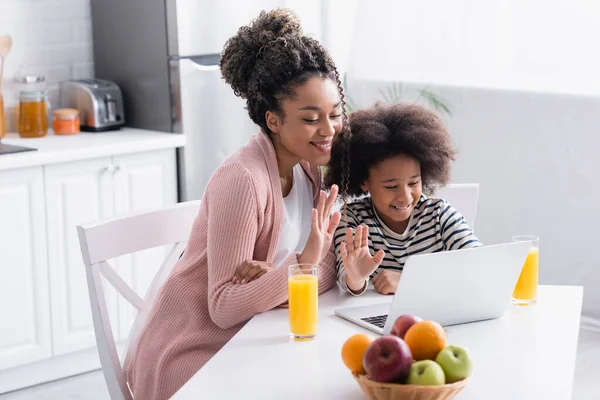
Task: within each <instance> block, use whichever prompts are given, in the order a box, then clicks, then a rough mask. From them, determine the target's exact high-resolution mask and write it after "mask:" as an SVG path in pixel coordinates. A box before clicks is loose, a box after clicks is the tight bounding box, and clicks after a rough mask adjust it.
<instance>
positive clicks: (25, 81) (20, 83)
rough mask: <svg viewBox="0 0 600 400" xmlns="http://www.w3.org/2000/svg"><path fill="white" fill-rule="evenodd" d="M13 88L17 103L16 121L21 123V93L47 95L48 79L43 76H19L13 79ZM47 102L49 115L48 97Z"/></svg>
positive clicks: (47, 113) (15, 110)
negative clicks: (41, 93) (42, 93)
mask: <svg viewBox="0 0 600 400" xmlns="http://www.w3.org/2000/svg"><path fill="white" fill-rule="evenodd" d="M13 87H14V93H15V101H16V103H17V105H16V106H15V109H14V114H15V121H19V111H20V109H21V106H20V104H19V102H20V101H21V92H44V94H46V77H44V76H43V75H17V76H15V77H14V78H13ZM45 102H46V115H49V110H50V104H49V102H48V97H46V99H45Z"/></svg>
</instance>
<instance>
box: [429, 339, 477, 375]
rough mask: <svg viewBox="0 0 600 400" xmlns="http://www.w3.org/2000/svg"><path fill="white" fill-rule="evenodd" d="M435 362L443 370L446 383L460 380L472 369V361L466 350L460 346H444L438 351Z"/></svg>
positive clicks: (469, 373)
mask: <svg viewBox="0 0 600 400" xmlns="http://www.w3.org/2000/svg"><path fill="white" fill-rule="evenodd" d="M435 362H436V363H438V364H439V365H440V367H442V369H443V370H444V373H445V374H446V382H447V383H453V382H457V381H462V380H463V379H465V378H467V377H469V375H471V372H472V371H473V361H472V360H471V357H470V356H469V352H468V350H467V349H465V348H464V347H460V346H455V345H450V346H446V347H445V348H444V349H442V351H440V352H439V353H438V355H437V357H436V358H435Z"/></svg>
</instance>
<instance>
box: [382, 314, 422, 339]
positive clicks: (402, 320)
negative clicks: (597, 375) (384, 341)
mask: <svg viewBox="0 0 600 400" xmlns="http://www.w3.org/2000/svg"><path fill="white" fill-rule="evenodd" d="M420 321H423V318H421V317H417V316H415V315H406V314H405V315H401V316H399V317H398V318H396V321H395V322H394V325H393V326H392V331H391V332H390V333H391V334H392V335H395V336H398V337H399V338H400V339H404V335H406V331H408V328H410V327H411V326H413V325H414V324H416V323H417V322H420Z"/></svg>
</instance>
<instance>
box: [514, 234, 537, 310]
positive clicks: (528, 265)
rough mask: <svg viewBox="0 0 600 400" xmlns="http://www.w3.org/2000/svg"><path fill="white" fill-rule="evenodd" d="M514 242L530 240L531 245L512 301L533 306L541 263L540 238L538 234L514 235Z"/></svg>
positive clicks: (535, 299) (520, 304)
mask: <svg viewBox="0 0 600 400" xmlns="http://www.w3.org/2000/svg"><path fill="white" fill-rule="evenodd" d="M512 241H513V242H530V243H531V247H530V248H529V253H528V254H527V258H526V259H525V264H523V269H522V270H521V275H520V276H519V280H518V281H517V284H516V286H515V290H514V291H513V295H512V302H513V304H514V305H518V306H531V305H534V304H535V303H537V288H538V274H539V264H540V238H538V237H537V236H526V235H521V236H513V237H512Z"/></svg>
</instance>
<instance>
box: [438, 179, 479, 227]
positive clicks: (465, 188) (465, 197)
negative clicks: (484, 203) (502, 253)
mask: <svg viewBox="0 0 600 400" xmlns="http://www.w3.org/2000/svg"><path fill="white" fill-rule="evenodd" d="M435 197H439V198H442V199H444V200H447V201H448V202H449V203H450V204H451V205H452V206H453V207H454V208H455V209H456V210H458V212H460V213H461V214H462V215H463V217H465V219H466V220H467V223H468V224H469V227H470V228H471V230H472V231H473V232H475V216H476V215H477V201H478V200H479V184H478V183H451V184H449V185H446V186H444V187H442V188H440V189H438V190H436V192H435Z"/></svg>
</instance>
